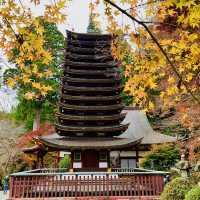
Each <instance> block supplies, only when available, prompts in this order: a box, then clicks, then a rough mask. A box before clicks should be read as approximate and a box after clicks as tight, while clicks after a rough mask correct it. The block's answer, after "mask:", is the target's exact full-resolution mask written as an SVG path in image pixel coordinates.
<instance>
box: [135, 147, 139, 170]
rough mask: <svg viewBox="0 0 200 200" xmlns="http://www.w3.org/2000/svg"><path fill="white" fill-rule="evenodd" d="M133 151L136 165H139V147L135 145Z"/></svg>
mask: <svg viewBox="0 0 200 200" xmlns="http://www.w3.org/2000/svg"><path fill="white" fill-rule="evenodd" d="M135 153H136V167H139V149H138V146H137V145H136V148H135Z"/></svg>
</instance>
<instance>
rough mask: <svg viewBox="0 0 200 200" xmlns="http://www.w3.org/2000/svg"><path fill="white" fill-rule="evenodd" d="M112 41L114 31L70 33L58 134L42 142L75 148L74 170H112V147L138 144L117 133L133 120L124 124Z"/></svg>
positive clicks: (56, 148) (68, 149) (124, 129)
mask: <svg viewBox="0 0 200 200" xmlns="http://www.w3.org/2000/svg"><path fill="white" fill-rule="evenodd" d="M111 43H112V37H111V35H101V34H78V33H74V32H70V31H67V50H66V61H65V65H64V74H63V77H62V83H61V96H60V101H59V112H58V113H57V114H56V116H57V119H58V120H57V123H56V124H55V128H56V132H57V134H54V136H51V137H43V138H40V140H41V141H42V143H44V144H45V145H46V146H48V147H50V148H51V149H52V148H53V149H55V150H60V151H61V150H66V151H70V152H71V155H72V156H71V159H72V163H73V165H72V167H73V168H108V167H109V165H110V158H109V157H110V151H111V150H119V149H124V148H128V147H131V146H133V145H135V144H136V143H138V142H139V140H138V139H137V140H136V139H135V138H132V139H128V138H120V137H117V136H119V135H121V134H122V133H123V132H125V131H126V130H127V128H128V125H129V124H128V123H127V124H121V122H122V121H123V120H124V118H125V113H122V109H123V105H122V100H121V97H120V92H121V89H122V88H121V85H120V74H119V70H118V63H117V62H116V61H114V59H113V57H112V55H111Z"/></svg>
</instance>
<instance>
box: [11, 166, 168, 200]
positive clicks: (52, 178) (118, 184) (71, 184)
mask: <svg viewBox="0 0 200 200" xmlns="http://www.w3.org/2000/svg"><path fill="white" fill-rule="evenodd" d="M63 171H64V170H62V171H60V170H59V169H48V170H47V169H42V170H33V171H27V172H20V173H16V174H12V175H11V178H10V199H17V198H19V199H27V198H51V197H52V198H59V197H87V196H91V197H94V196H133V197H134V196H159V195H160V194H161V192H162V191H163V187H164V178H165V176H166V175H167V173H164V172H158V171H140V170H137V169H136V170H135V171H129V172H78V173H77V172H71V173H69V172H63Z"/></svg>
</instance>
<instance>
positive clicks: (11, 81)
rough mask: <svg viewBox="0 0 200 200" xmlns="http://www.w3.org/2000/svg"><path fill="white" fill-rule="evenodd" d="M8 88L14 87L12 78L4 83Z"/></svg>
mask: <svg viewBox="0 0 200 200" xmlns="http://www.w3.org/2000/svg"><path fill="white" fill-rule="evenodd" d="M6 83H7V85H8V87H11V88H14V86H15V80H14V79H13V78H8V79H7V81H6Z"/></svg>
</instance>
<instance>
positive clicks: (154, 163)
mask: <svg viewBox="0 0 200 200" xmlns="http://www.w3.org/2000/svg"><path fill="white" fill-rule="evenodd" d="M179 159H180V154H179V149H178V147H177V146H175V145H174V144H161V145H154V146H153V147H152V149H151V151H150V152H147V153H146V154H145V155H144V158H143V159H142V160H141V162H140V166H141V167H143V168H146V169H154V170H169V169H170V168H171V167H173V166H174V165H175V164H176V163H177V161H178V160H179Z"/></svg>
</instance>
